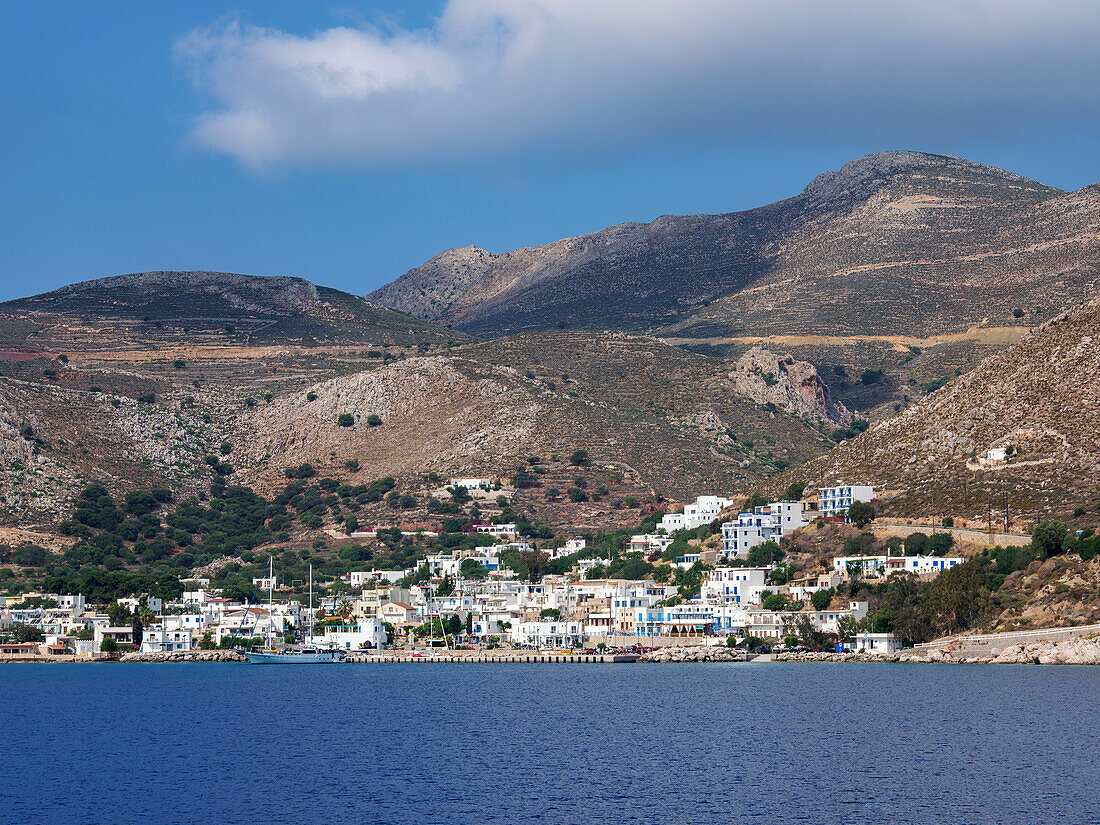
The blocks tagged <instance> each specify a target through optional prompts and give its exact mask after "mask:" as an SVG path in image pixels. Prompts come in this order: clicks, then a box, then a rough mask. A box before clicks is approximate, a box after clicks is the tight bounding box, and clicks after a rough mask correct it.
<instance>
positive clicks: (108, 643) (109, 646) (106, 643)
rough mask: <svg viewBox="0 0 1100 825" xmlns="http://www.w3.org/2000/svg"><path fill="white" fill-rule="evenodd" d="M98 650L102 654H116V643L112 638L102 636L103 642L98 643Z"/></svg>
mask: <svg viewBox="0 0 1100 825" xmlns="http://www.w3.org/2000/svg"><path fill="white" fill-rule="evenodd" d="M99 649H100V650H101V651H102V652H103V653H117V652H118V642H116V641H115V640H114V637H113V636H104V637H103V641H102V642H100V643H99Z"/></svg>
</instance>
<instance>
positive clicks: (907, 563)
mask: <svg viewBox="0 0 1100 825" xmlns="http://www.w3.org/2000/svg"><path fill="white" fill-rule="evenodd" d="M964 561H966V559H964V558H960V557H958V556H836V557H834V558H833V569H834V570H835V571H837V572H838V573H840V574H841V575H843V576H845V577H846V578H847V577H848V576H849V575H850V572H851V569H852V568H858V569H859V573H860V575H861V576H888V575H890V574H891V573H916V574H917V575H918V576H927V575H930V574H938V573H942V572H943V571H944V570H949V569H951V568H952V567H954V566H955V565H956V564H962V563H963V562H964ZM849 565H851V567H849Z"/></svg>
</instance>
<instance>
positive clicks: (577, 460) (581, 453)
mask: <svg viewBox="0 0 1100 825" xmlns="http://www.w3.org/2000/svg"><path fill="white" fill-rule="evenodd" d="M569 461H570V463H571V464H575V465H576V466H578V467H583V466H584V465H586V464H587V463H588V450H574V451H573V455H571V456H569Z"/></svg>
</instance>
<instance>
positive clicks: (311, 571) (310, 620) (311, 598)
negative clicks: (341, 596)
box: [307, 564, 313, 646]
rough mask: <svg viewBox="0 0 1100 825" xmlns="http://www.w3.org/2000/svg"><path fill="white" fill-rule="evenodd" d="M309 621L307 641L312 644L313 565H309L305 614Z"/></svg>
mask: <svg viewBox="0 0 1100 825" xmlns="http://www.w3.org/2000/svg"><path fill="white" fill-rule="evenodd" d="M307 616H308V621H309V642H308V644H309V645H310V646H312V645H313V565H312V564H310V566H309V613H308V614H307Z"/></svg>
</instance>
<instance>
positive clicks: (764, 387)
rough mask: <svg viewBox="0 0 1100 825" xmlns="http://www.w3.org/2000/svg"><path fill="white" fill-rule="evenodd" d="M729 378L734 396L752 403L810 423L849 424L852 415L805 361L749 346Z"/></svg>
mask: <svg viewBox="0 0 1100 825" xmlns="http://www.w3.org/2000/svg"><path fill="white" fill-rule="evenodd" d="M730 378H731V379H732V380H733V382H734V389H735V391H736V392H737V394H738V395H739V396H741V397H742V398H745V399H748V400H750V401H753V402H754V403H757V404H774V405H775V406H777V407H779V408H780V409H781V410H785V411H786V412H789V413H791V414H793V415H797V416H805V417H806V418H809V419H811V420H813V421H827V422H829V423H832V424H840V425H842V426H848V425H849V424H851V423H852V413H851V412H850V411H849V410H848V409H846V408H845V406H844V405H843V404H840V403H838V402H835V401H833V399H832V397H831V396H830V394H829V388H828V387H827V386H825V383H824V382H823V381H822V380H821V376H819V375H818V374H817V369H816V368H815V367H814V365H813V364H809V363H807V362H805V361H795V360H794V359H793V358H791V357H790V356H784V357H780V356H778V355H776V354H775V353H772V352H769V351H768V350H766V349H764V348H763V347H752V348H751V349H750V350H749V351H748V352H746V353H745V354H744V355H742V356H741V357H740V358H739V359H738V360H737V362H736V363H735V364H734V368H733V370H732V371H731V372H730Z"/></svg>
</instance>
